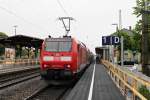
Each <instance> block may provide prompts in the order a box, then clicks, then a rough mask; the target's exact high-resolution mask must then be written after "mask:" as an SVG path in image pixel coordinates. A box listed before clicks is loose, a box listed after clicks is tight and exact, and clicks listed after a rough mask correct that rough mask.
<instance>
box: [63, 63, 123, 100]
mask: <svg viewBox="0 0 150 100" xmlns="http://www.w3.org/2000/svg"><path fill="white" fill-rule="evenodd" d="M93 69H94V64H92V65H90V67H89V68H88V69H87V70H86V72H85V73H84V74H83V76H82V77H81V79H80V80H79V81H78V83H77V84H76V86H75V87H74V88H73V89H72V91H71V92H70V94H69V95H68V97H67V99H66V100H125V97H124V96H123V95H122V94H121V92H120V91H119V89H118V88H117V87H116V85H115V84H114V83H113V81H112V80H111V78H110V77H109V75H108V74H107V72H106V69H105V67H104V66H103V65H101V64H96V65H95V73H94V75H95V77H94V81H93V82H94V83H93V88H92V91H91V92H92V98H89V97H90V96H89V94H90V92H89V91H90V88H91V80H92V75H93Z"/></svg>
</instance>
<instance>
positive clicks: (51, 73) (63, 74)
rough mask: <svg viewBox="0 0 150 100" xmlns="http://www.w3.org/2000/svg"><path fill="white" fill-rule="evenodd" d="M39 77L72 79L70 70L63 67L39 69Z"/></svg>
mask: <svg viewBox="0 0 150 100" xmlns="http://www.w3.org/2000/svg"><path fill="white" fill-rule="evenodd" d="M41 77H42V78H43V79H48V80H60V79H62V80H66V79H72V77H73V75H72V73H71V71H69V70H65V69H58V70H55V69H48V70H44V71H41Z"/></svg>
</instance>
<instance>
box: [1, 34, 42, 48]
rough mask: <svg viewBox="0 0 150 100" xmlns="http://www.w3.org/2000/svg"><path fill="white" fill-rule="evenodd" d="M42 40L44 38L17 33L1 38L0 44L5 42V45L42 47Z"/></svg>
mask: <svg viewBox="0 0 150 100" xmlns="http://www.w3.org/2000/svg"><path fill="white" fill-rule="evenodd" d="M42 42H43V39H40V38H36V37H31V36H25V35H15V36H10V37H6V38H1V39H0V44H3V45H4V46H14V47H15V46H16V45H20V46H21V47H23V46H25V47H35V48H40V46H41V44H42Z"/></svg>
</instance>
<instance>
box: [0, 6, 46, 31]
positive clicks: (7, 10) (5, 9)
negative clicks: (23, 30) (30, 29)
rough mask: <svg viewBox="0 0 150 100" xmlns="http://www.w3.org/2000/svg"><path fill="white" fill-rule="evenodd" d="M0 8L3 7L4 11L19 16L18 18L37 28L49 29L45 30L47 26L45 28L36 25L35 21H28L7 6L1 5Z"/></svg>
mask: <svg viewBox="0 0 150 100" xmlns="http://www.w3.org/2000/svg"><path fill="white" fill-rule="evenodd" d="M0 9H2V10H3V11H5V12H7V13H9V14H10V15H13V16H15V17H17V18H18V19H20V20H22V21H24V22H26V23H28V24H30V25H31V26H34V27H35V28H37V29H41V30H44V31H47V30H45V28H43V27H41V26H38V25H36V24H34V23H32V22H30V21H28V20H27V19H25V18H23V17H22V16H19V15H17V14H16V13H15V12H13V11H11V10H9V9H7V8H5V7H2V6H0Z"/></svg>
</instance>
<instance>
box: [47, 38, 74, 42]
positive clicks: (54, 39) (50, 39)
mask: <svg viewBox="0 0 150 100" xmlns="http://www.w3.org/2000/svg"><path fill="white" fill-rule="evenodd" d="M45 41H52V42H53V41H68V42H70V41H72V38H67V37H65V38H46V39H45Z"/></svg>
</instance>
